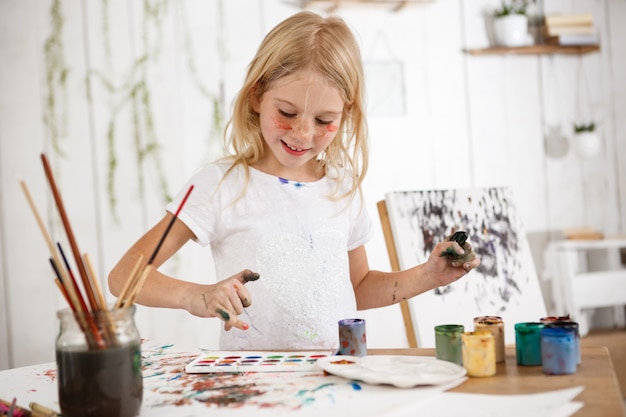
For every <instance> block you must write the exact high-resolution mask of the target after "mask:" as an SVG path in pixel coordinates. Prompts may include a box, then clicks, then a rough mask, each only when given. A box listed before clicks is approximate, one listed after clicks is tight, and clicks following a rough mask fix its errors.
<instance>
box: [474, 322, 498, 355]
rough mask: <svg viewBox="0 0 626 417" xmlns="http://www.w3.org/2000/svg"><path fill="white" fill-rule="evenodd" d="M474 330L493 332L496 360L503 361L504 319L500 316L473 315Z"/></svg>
mask: <svg viewBox="0 0 626 417" xmlns="http://www.w3.org/2000/svg"><path fill="white" fill-rule="evenodd" d="M474 331H477V332H480V331H488V332H491V334H493V337H494V343H495V345H496V362H504V359H505V357H506V356H505V350H504V320H502V317H500V316H479V317H474Z"/></svg>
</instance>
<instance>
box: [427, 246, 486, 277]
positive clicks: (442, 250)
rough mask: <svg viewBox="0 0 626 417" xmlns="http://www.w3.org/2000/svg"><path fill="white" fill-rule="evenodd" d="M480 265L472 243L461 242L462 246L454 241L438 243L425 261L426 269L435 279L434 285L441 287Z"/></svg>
mask: <svg viewBox="0 0 626 417" xmlns="http://www.w3.org/2000/svg"><path fill="white" fill-rule="evenodd" d="M478 265H480V259H479V258H477V257H476V254H475V253H474V250H473V249H472V245H470V244H469V242H465V243H463V247H461V245H459V244H458V243H457V242H454V241H448V240H446V241H444V242H440V243H438V244H437V245H436V246H435V247H434V248H433V250H432V252H431V253H430V256H429V257H428V260H427V261H426V265H425V266H426V271H427V272H428V275H429V276H430V277H432V279H433V280H434V281H435V286H436V287H443V286H445V285H448V284H451V283H453V282H454V281H456V280H458V279H459V278H461V277H462V276H464V275H466V274H467V273H468V272H469V271H471V270H472V269H474V268H476V267H478Z"/></svg>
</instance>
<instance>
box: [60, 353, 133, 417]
mask: <svg viewBox="0 0 626 417" xmlns="http://www.w3.org/2000/svg"><path fill="white" fill-rule="evenodd" d="M56 361H57V378H58V384H59V404H60V406H61V413H62V414H63V417H112V416H118V417H134V416H136V415H137V414H139V409H140V407H141V401H142V396H143V379H142V375H141V350H140V347H139V345H138V344H130V345H126V346H120V347H110V348H106V349H102V350H99V349H92V350H72V349H57V351H56Z"/></svg>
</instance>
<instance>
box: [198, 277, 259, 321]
mask: <svg viewBox="0 0 626 417" xmlns="http://www.w3.org/2000/svg"><path fill="white" fill-rule="evenodd" d="M258 278H259V274H257V273H254V272H252V271H250V270H248V269H246V270H243V271H241V272H240V273H238V274H236V275H233V276H232V277H230V278H226V279H225V280H222V281H220V282H218V283H216V284H212V285H202V286H200V291H198V289H197V287H196V288H194V293H193V294H192V296H191V302H190V305H189V308H188V311H189V312H190V313H191V314H193V315H194V316H198V317H217V318H219V319H220V320H223V321H224V330H226V331H228V330H230V329H231V328H233V327H235V328H237V329H241V330H248V328H249V327H250V325H249V324H248V323H245V322H243V321H241V320H239V315H240V314H242V313H243V311H244V310H243V309H244V308H245V307H249V306H250V305H251V304H252V299H251V297H250V293H249V292H248V290H247V289H246V287H245V286H244V284H245V283H246V282H248V281H255V280H257V279H258Z"/></svg>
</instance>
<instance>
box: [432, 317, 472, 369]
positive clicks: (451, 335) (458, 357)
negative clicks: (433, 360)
mask: <svg viewBox="0 0 626 417" xmlns="http://www.w3.org/2000/svg"><path fill="white" fill-rule="evenodd" d="M464 331H465V327H464V326H463V325H462V324H441V325H438V326H435V356H436V357H437V359H441V360H444V361H448V362H454V363H456V364H457V365H463V349H462V346H461V334H463V332H464Z"/></svg>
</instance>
